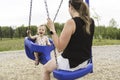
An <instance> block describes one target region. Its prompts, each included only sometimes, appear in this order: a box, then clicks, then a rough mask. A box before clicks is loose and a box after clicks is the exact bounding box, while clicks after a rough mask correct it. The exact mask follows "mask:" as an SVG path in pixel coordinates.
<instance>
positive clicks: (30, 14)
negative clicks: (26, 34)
mask: <svg viewBox="0 0 120 80" xmlns="http://www.w3.org/2000/svg"><path fill="white" fill-rule="evenodd" d="M32 2H33V1H32V0H31V1H30V13H29V23H28V25H29V26H28V30H30V26H31V16H32Z"/></svg>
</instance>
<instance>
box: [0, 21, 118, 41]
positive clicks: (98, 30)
mask: <svg viewBox="0 0 120 80" xmlns="http://www.w3.org/2000/svg"><path fill="white" fill-rule="evenodd" d="M63 26H64V23H62V24H60V23H55V28H56V31H57V34H60V32H61V31H62V29H63ZM27 30H28V26H24V25H22V26H18V27H16V28H15V29H14V28H12V27H11V26H0V38H1V40H2V38H11V39H12V38H23V37H26V36H27V33H26V31H27ZM30 30H31V33H32V35H35V34H36V33H37V32H36V31H37V26H34V25H32V26H30ZM47 34H48V35H49V31H48V30H47ZM94 38H95V39H117V40H120V28H117V27H111V26H108V27H106V26H96V27H95V33H94Z"/></svg>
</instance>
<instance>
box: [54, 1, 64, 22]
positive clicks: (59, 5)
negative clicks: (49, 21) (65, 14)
mask: <svg viewBox="0 0 120 80" xmlns="http://www.w3.org/2000/svg"><path fill="white" fill-rule="evenodd" d="M62 3H63V0H61V2H60V5H59V7H58V10H57V12H56V14H55V17H54V19H53V22H54V21H55V19H56V17H57V15H58V12H59V10H60V7H61V5H62Z"/></svg>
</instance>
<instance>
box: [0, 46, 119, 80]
mask: <svg viewBox="0 0 120 80" xmlns="http://www.w3.org/2000/svg"><path fill="white" fill-rule="evenodd" d="M92 49H93V63H94V72H93V73H92V74H88V75H86V76H85V77H82V78H80V79H77V80H119V79H120V45H115V46H94V47H93V48H92ZM41 66H42V65H41V64H40V65H39V66H37V67H35V66H34V61H32V60H30V59H29V58H27V56H26V54H25V52H24V50H21V51H9V52H0V80H40V77H41V72H42V70H41ZM51 77H52V79H51V80H56V79H54V78H53V76H52V75H51Z"/></svg>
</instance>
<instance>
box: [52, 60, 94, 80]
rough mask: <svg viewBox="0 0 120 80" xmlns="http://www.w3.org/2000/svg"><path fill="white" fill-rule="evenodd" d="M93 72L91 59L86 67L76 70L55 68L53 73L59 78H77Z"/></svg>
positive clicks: (67, 79) (70, 79) (61, 79)
mask: <svg viewBox="0 0 120 80" xmlns="http://www.w3.org/2000/svg"><path fill="white" fill-rule="evenodd" d="M92 72H93V63H92V60H91V61H90V62H89V63H88V65H87V66H86V67H85V68H81V69H79V70H76V71H67V70H54V71H53V75H54V77H55V78H56V79H57V80H75V79H77V78H81V77H83V76H85V75H87V74H88V73H92Z"/></svg>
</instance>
